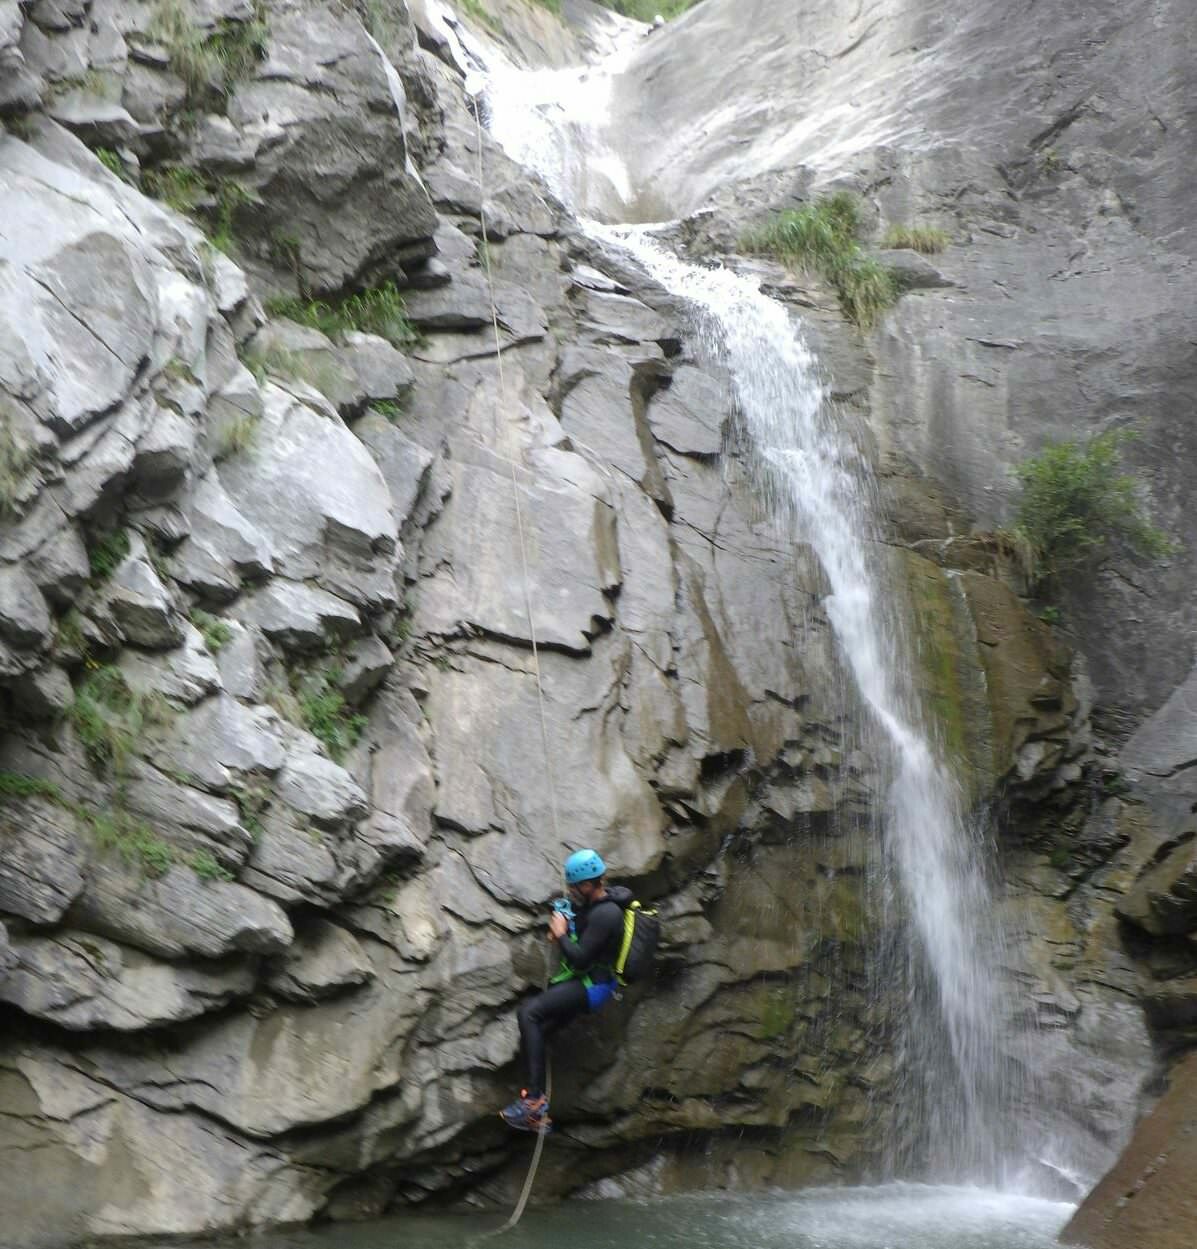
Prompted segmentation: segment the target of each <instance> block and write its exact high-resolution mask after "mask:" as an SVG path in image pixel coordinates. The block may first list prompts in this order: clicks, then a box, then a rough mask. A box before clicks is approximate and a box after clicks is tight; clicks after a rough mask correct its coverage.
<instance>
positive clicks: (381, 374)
mask: <svg viewBox="0 0 1197 1249" xmlns="http://www.w3.org/2000/svg"><path fill="white" fill-rule="evenodd" d="M337 356H338V358H339V359H340V360H341V362H342V364H344V365H346V366H347V367H348V368H349V370H350V371H351V372H352V374H353V375H354V377H356V378H357V385H358V393H359V394H360V395H361V396H362V399H363V400H364V401H365V402H367V403H376V402H378V401H380V400H387V401H395V402H402V401H403V400H404V399H405V398H406V397H407V395H408V393H409V392H410V390H411V388H412V386H413V385H414V384H415V380H416V379H415V374H414V373H413V372H412V368H411V365H410V364H409V363H408V362H407V357H406V356H405V355H404V354H403V352H401V351H399V350H398V349H397V348H396V347H394V346H392V345H391V344H390V343H389V342H387V340H386V339H385V338H379V337H378V335H377V334H362V333H359V332H358V331H356V330H350V331H348V332H347V333H346V334H345V336H344V342H343V343H342V345H341V347H340V348H338V350H337Z"/></svg>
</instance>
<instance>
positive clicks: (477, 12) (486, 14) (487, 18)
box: [460, 0, 503, 35]
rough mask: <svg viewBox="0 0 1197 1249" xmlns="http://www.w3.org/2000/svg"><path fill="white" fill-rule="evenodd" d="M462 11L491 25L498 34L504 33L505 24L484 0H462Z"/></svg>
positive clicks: (478, 20) (475, 19) (477, 20)
mask: <svg viewBox="0 0 1197 1249" xmlns="http://www.w3.org/2000/svg"><path fill="white" fill-rule="evenodd" d="M460 3H461V8H462V12H463V13H465V14H466V15H467V16H468V17H472V18H473V19H474V21H476V22H481V23H482V25H483V26H489V27H490V29H491V30H493V31H494V32H495V33H496V34H500V35H501V34H502V33H503V25H502V23H501V22H500V21H499V19H498V18H497V17H496V16H495V15H494V14H493V13H492V12H491V11H490V10H489V9H488V8H487V7H486V6H485V5H484V4H483V3H482V0H460Z"/></svg>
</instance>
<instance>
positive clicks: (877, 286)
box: [742, 191, 900, 329]
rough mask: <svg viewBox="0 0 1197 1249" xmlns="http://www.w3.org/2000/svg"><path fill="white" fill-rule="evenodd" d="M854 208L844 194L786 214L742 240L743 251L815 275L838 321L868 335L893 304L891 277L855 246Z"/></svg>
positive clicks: (852, 198)
mask: <svg viewBox="0 0 1197 1249" xmlns="http://www.w3.org/2000/svg"><path fill="white" fill-rule="evenodd" d="M859 229H860V208H859V205H858V203H857V200H856V197H855V196H853V195H850V194H848V192H846V191H839V192H837V193H836V194H834V195H829V196H823V197H822V198H820V199H817V200H816V201H815V202H814V203H813V204H808V205H807V206H806V207H805V208H799V209H789V210H787V211H786V212H782V213H778V215H777V216H776V217H775V218H774V219H773V220H772V221H770V222H767V223H766V224H765V225H763V226H761V227H760V228H759V229H756V230H753V231H750V232H749V233H748V234H746V235H745V236H744V238H743V240H742V246H743V247H744V249H745V250H746V251H750V252H757V253H759V254H763V255H768V256H775V257H777V258H778V259H779V260H781V261H782V262H783V263H784V264H788V265H793V266H798V267H801V268H804V269H807V270H809V271H810V272H812V273H817V274H819V275H820V276H821V277H823V278H824V279H825V280H826V281H827V282H829V283H830V285H831V286H832V287H834V289H835V292H836V294H837V295H838V296H839V301H840V307H841V308H842V309H843V311H844V315H845V316H846V317H847V318H848V319H849V320H850V321H853V322H855V323H856V324H857V325H859V326H860V327H861V328H862V329H869V328H870V327H872V326H873V325H876V323H877V321H878V320H879V319H880V318H881V314H882V313H883V312H884V311H885V310H886V309H887V308H890V307H892V306H893V305H894V304H895V303H896V302H897V300H898V295H899V294H900V290H899V287H898V282H897V280H896V278H895V277H894V275H893V273H892V271H891V270H890V269H888V268H887V267H886V266H885V265H882V264H880V263H879V262H878V261H876V260H874V259H873V258H872V257H871V256H867V255H866V254H865V252H864V250H863V249H862V248H861V246H860V244H859V243H858V242H857V241H856V236H857V232H858V231H859Z"/></svg>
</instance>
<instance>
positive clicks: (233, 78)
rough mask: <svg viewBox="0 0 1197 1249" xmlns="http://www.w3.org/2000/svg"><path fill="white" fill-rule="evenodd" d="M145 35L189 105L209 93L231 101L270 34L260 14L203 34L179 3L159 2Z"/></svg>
mask: <svg viewBox="0 0 1197 1249" xmlns="http://www.w3.org/2000/svg"><path fill="white" fill-rule="evenodd" d="M149 33H150V37H151V38H153V39H156V40H157V41H158V42H159V43H161V44H162V45H163V47H165V49H166V52H167V55H168V56H169V57H170V67H171V69H173V70H174V71H175V73H176V74H178V75H179V77H180V78H182V80H183V83H184V85H185V86H186V88H187V101H188V103H189V104H193V105H194V104H195V103H197V102H198V101H199V100H201V99H202V98H203V96H204V95H205V94H206V93H207V92H209V91H216V92H218V93H220V94H221V95H224V96H229V95H231V94H232V93H233V90H234V88H235V87H236V85H237V83H238V82H240V81H242V80H243V79H245V78H248V77H249V75H250V73H251V72H252V71H253V69H254V66H256V65H257V64H258V62H259V61H263V60H265V59H266V41H267V39H268V38H269V34H270V31H269V28H268V27H267V25H266V22H265V20H264V18H263V14H262V10H261V9H260V8H258V9H256V10H255V13H254V16H253V18H251V19H250V20H249V21H231V20H223V21H221V22H219V23H218V24H217V26H216V28H215V30H212V31H208V32H205V31H204V30H202V29H201V28H200V27H198V26H196V24H195V21H194V19H193V17H192V15H191V13H190V12H189V11H188V9H187V7H186V6H185V5H184V4H183V3H182V0H160V3H159V4H158V6H157V8H156V9H155V11H154V16H153V19H152V21H151V23H150V31H149Z"/></svg>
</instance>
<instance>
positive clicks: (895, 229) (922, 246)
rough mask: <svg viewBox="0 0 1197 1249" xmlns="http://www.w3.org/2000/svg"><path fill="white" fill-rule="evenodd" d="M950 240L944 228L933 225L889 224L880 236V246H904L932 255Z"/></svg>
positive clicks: (910, 249) (925, 254)
mask: <svg viewBox="0 0 1197 1249" xmlns="http://www.w3.org/2000/svg"><path fill="white" fill-rule="evenodd" d="M951 241H952V236H951V235H950V234H949V233H948V232H947V231H946V230H940V229H937V228H936V227H935V226H890V227H889V229H888V230H886V232H885V234H884V235H883V236H882V239H881V246H882V247H897V248H906V249H908V250H909V251H912V252H920V253H921V254H922V255H924V256H933V255H934V254H935V253H936V252H941V251H943V249H944V248H945V247H947V246H948V244H949V243H950V242H951Z"/></svg>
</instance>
